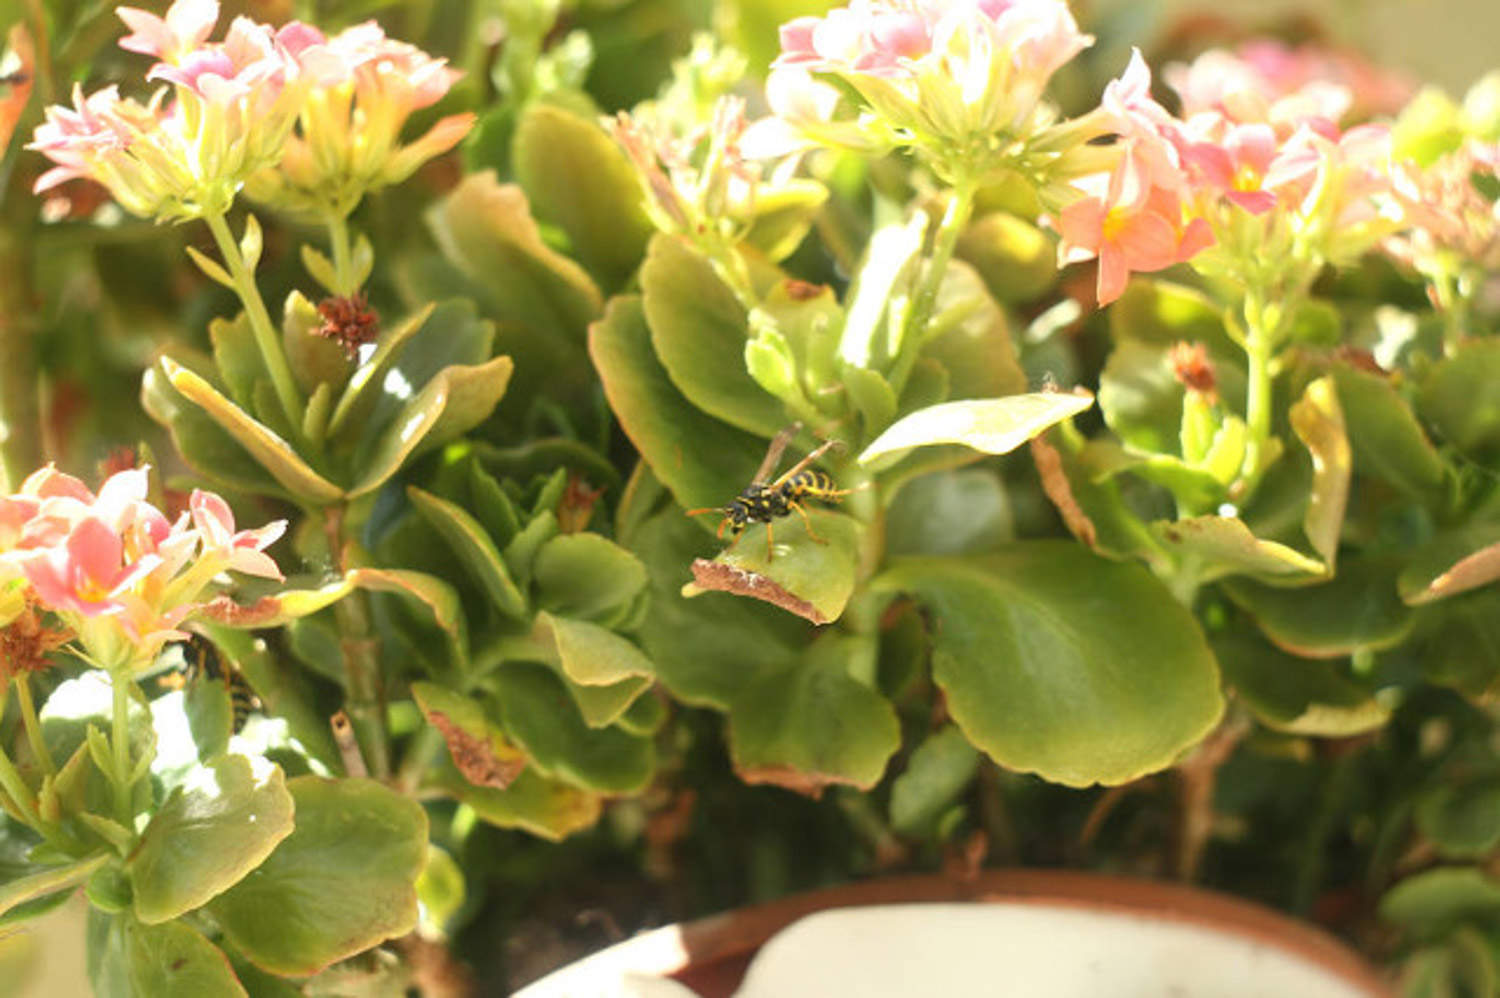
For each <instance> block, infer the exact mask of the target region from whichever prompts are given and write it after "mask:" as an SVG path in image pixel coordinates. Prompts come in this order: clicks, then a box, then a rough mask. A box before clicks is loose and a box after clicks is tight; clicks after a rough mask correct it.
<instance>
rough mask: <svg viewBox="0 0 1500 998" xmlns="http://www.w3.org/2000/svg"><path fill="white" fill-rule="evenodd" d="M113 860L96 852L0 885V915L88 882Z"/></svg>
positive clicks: (108, 855) (109, 855) (107, 854)
mask: <svg viewBox="0 0 1500 998" xmlns="http://www.w3.org/2000/svg"><path fill="white" fill-rule="evenodd" d="M110 858H111V854H110V853H107V852H103V853H97V854H95V855H93V856H87V857H85V858H83V859H79V860H74V861H73V862H71V863H65V864H63V865H62V866H52V867H47V868H46V869H43V870H39V871H37V872H36V873H31V874H27V875H26V876H21V877H17V878H16V879H14V880H11V881H8V882H7V883H4V884H0V915H4V914H5V913H6V912H8V911H10V910H12V909H13V908H15V907H17V906H18V905H22V904H25V903H26V902H28V901H34V900H36V899H37V898H40V897H44V896H46V895H48V894H53V893H56V892H57V891H62V890H66V889H68V888H70V887H77V886H78V885H79V884H82V883H83V882H84V881H86V880H88V879H89V877H90V876H92V875H93V873H94V871H95V870H97V869H99V868H100V867H101V866H103V865H104V864H105V863H107V862H109V860H110Z"/></svg>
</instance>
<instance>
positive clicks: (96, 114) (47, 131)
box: [26, 83, 131, 194]
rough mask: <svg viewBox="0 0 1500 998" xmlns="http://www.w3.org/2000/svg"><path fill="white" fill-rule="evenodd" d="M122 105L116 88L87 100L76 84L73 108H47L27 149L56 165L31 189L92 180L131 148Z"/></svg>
mask: <svg viewBox="0 0 1500 998" xmlns="http://www.w3.org/2000/svg"><path fill="white" fill-rule="evenodd" d="M121 103H122V101H121V99H120V93H119V91H118V90H117V89H116V88H115V87H112V86H110V87H105V88H104V89H103V90H99V91H96V92H95V93H92V94H90V95H89V96H88V97H87V98H85V97H84V96H83V89H82V88H81V87H80V86H79V85H78V84H76V83H75V84H74V85H73V106H72V107H71V108H69V107H64V106H62V105H60V104H54V105H52V106H51V107H49V108H47V110H46V120H45V121H44V122H43V123H42V124H41V125H38V126H37V130H36V135H35V137H34V138H33V139H32V142H31V143H30V144H29V145H28V146H27V147H26V148H28V149H35V150H38V151H39V152H41V153H42V154H43V155H45V156H46V157H47V158H48V159H50V160H52V161H53V162H54V163H56V164H57V165H56V166H54V167H53V168H52V169H50V170H48V171H47V172H46V173H44V174H42V175H41V176H40V177H38V178H37V181H36V184H35V185H34V186H33V187H32V190H33V191H34V192H35V193H38V194H40V193H41V192H42V191H46V190H51V189H52V188H53V187H56V186H57V185H58V184H61V183H65V182H67V181H69V180H74V179H77V178H80V177H93V176H94V173H95V169H96V166H97V164H99V163H100V162H101V161H102V160H104V159H105V157H106V156H108V155H109V154H110V153H113V152H117V151H120V150H123V149H124V148H125V147H126V146H127V145H128V144H129V142H130V137H131V135H130V129H129V128H128V127H127V126H126V124H125V122H124V121H123V120H122V119H121V117H120V116H119V115H118V113H117V110H118V108H119V106H120V105H121Z"/></svg>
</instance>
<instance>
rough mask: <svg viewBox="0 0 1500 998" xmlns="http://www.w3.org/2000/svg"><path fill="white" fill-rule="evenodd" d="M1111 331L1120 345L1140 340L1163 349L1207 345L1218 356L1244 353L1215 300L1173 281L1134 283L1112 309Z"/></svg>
mask: <svg viewBox="0 0 1500 998" xmlns="http://www.w3.org/2000/svg"><path fill="white" fill-rule="evenodd" d="M1109 329H1110V333H1111V335H1112V336H1113V337H1114V340H1115V342H1116V343H1124V342H1127V341H1136V342H1140V343H1150V344H1154V345H1155V346H1157V347H1158V348H1162V349H1165V348H1166V347H1170V346H1172V345H1173V344H1174V343H1183V342H1186V343H1203V344H1206V345H1207V346H1208V348H1209V350H1210V351H1212V352H1213V353H1214V354H1215V355H1216V356H1233V355H1234V354H1236V353H1239V352H1240V348H1239V347H1238V346H1237V345H1236V344H1235V343H1234V342H1233V341H1232V340H1231V339H1230V338H1229V336H1228V334H1227V333H1226V332H1225V330H1224V318H1223V314H1222V313H1221V311H1220V309H1219V307H1218V306H1217V305H1215V304H1214V302H1213V300H1212V299H1211V298H1209V296H1208V295H1206V294H1204V293H1203V292H1202V291H1199V290H1197V289H1195V288H1189V287H1185V286H1183V285H1181V284H1173V283H1171V282H1170V281H1161V280H1154V279H1152V278H1143V279H1137V280H1133V281H1131V282H1130V284H1129V286H1127V287H1126V289H1125V293H1124V294H1122V295H1121V296H1120V298H1119V300H1117V301H1116V302H1115V303H1114V304H1113V305H1111V306H1110V307H1109Z"/></svg>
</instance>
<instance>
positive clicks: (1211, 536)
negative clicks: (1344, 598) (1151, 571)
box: [1151, 516, 1328, 582]
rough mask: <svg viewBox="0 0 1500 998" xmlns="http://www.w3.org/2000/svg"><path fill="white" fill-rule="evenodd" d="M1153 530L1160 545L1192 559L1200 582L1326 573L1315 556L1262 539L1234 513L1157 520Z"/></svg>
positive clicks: (1152, 527) (1178, 555)
mask: <svg viewBox="0 0 1500 998" xmlns="http://www.w3.org/2000/svg"><path fill="white" fill-rule="evenodd" d="M1151 529H1152V531H1153V532H1154V533H1155V534H1156V536H1157V537H1158V538H1159V539H1160V540H1161V542H1162V546H1163V547H1164V548H1166V549H1167V550H1168V551H1171V552H1172V553H1173V554H1174V555H1176V557H1177V558H1178V560H1179V562H1181V561H1182V560H1183V559H1192V560H1193V562H1194V563H1195V564H1196V565H1197V566H1198V572H1199V577H1200V579H1201V581H1204V582H1209V581H1213V580H1215V579H1219V578H1222V577H1224V576H1226V575H1251V576H1269V577H1272V578H1280V579H1283V580H1286V579H1316V578H1322V577H1324V576H1326V575H1327V574H1328V571H1327V569H1326V567H1325V566H1324V565H1323V563H1322V562H1320V561H1318V560H1317V559H1316V558H1309V557H1307V556H1306V555H1304V554H1302V553H1301V552H1299V551H1297V550H1295V549H1293V548H1289V547H1287V546H1286V545H1285V544H1278V543H1276V542H1275V541H1268V540H1263V539H1261V538H1259V537H1256V536H1255V535H1254V534H1252V533H1251V532H1250V528H1249V527H1247V526H1245V522H1244V521H1243V520H1241V519H1239V518H1238V517H1233V516H1193V517H1188V518H1186V519H1182V520H1157V521H1156V522H1154V523H1152V524H1151Z"/></svg>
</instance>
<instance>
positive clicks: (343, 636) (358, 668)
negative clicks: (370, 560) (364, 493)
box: [323, 505, 391, 780]
mask: <svg viewBox="0 0 1500 998" xmlns="http://www.w3.org/2000/svg"><path fill="white" fill-rule="evenodd" d="M345 512H346V508H345V507H344V506H342V505H337V506H330V507H327V508H326V509H325V510H324V520H323V529H324V533H325V536H326V538H327V541H328V546H329V551H330V553H331V555H332V557H333V560H334V566H335V568H336V569H337V570H338V572H339V573H340V574H343V573H344V571H345V570H346V569H347V565H346V564H345V557H344V515H345ZM333 613H334V619H335V621H336V622H337V623H338V629H339V649H340V651H341V652H342V653H343V658H344V691H345V696H346V701H345V704H344V709H345V711H346V712H347V713H348V715H349V723H350V724H351V725H352V726H353V728H354V737H355V739H356V740H357V741H358V742H359V746H360V750H361V752H362V754H363V755H364V757H365V765H366V766H367V767H368V768H369V770H370V775H371V776H373V777H375V778H376V779H377V780H384V779H385V778H386V777H388V776H389V775H390V773H391V756H390V737H389V735H388V733H387V731H386V723H385V684H384V682H383V677H382V675H381V672H380V660H379V658H378V657H377V656H376V654H375V651H376V647H377V642H376V639H375V637H374V635H373V633H372V631H371V628H370V606H369V601H368V597H367V596H366V594H365V591H364V590H363V589H356V590H354V591H353V592H351V593H349V594H348V595H347V596H345V597H344V598H343V599H341V600H339V601H338V602H337V603H335V604H334V605H333Z"/></svg>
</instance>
